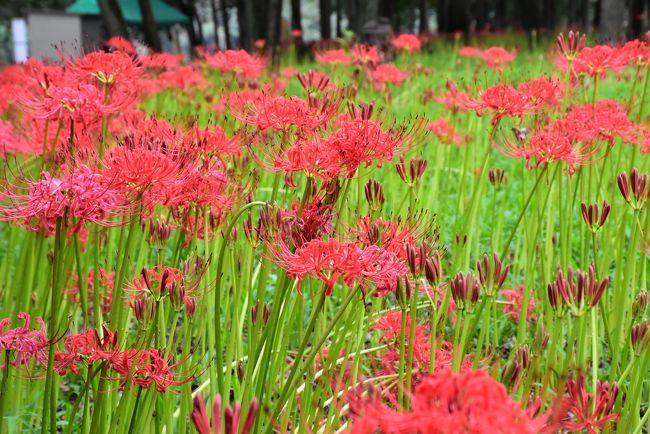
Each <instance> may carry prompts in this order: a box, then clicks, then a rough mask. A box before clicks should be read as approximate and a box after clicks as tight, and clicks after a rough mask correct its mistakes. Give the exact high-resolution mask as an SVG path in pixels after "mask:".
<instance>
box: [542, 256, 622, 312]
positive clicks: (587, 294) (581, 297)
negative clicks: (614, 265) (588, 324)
mask: <svg viewBox="0 0 650 434" xmlns="http://www.w3.org/2000/svg"><path fill="white" fill-rule="evenodd" d="M608 283H609V277H605V278H604V279H602V280H600V281H599V280H598V279H597V278H596V272H595V269H594V265H593V264H592V265H590V266H589V271H588V272H584V271H580V270H577V271H576V272H575V273H574V272H573V270H572V269H571V268H569V269H568V271H567V275H566V277H565V276H564V273H562V270H561V269H559V268H558V270H557V278H556V279H555V281H554V282H552V283H549V284H548V299H549V302H550V303H551V307H552V308H553V309H555V310H556V312H558V313H559V314H562V313H563V312H565V311H566V310H567V309H568V310H570V311H571V313H572V314H573V315H575V316H580V315H583V314H584V313H585V312H586V311H588V310H589V309H592V308H594V307H595V306H596V305H597V304H598V301H599V300H600V298H601V297H602V295H603V292H604V291H605V289H606V288H607V285H608Z"/></svg>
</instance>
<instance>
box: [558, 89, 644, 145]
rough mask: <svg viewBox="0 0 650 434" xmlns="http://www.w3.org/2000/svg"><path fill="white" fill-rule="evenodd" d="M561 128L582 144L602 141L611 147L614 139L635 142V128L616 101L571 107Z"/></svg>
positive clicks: (605, 100)
mask: <svg viewBox="0 0 650 434" xmlns="http://www.w3.org/2000/svg"><path fill="white" fill-rule="evenodd" d="M556 125H557V126H560V127H563V128H564V130H565V131H566V132H567V133H569V134H570V137H571V138H573V139H574V140H579V141H582V142H592V141H604V142H607V143H608V144H610V145H612V144H613V143H614V140H615V139H616V137H620V138H621V139H622V140H623V141H624V142H628V143H634V142H635V138H636V137H635V131H636V128H637V127H636V126H635V125H634V123H633V122H632V121H630V119H629V117H628V114H627V111H626V110H625V108H624V107H623V106H622V105H621V104H620V103H618V102H617V101H614V100H610V99H604V100H600V101H597V102H596V104H595V105H591V104H582V105H578V106H575V107H573V108H572V109H571V110H570V111H569V112H568V113H567V114H566V119H565V124H564V125H561V124H559V123H556Z"/></svg>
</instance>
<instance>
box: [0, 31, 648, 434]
mask: <svg viewBox="0 0 650 434" xmlns="http://www.w3.org/2000/svg"><path fill="white" fill-rule="evenodd" d="M492 42H494V41H492ZM392 45H393V49H394V52H387V51H381V50H380V49H378V48H376V47H372V46H367V45H362V44H353V45H351V46H344V45H340V46H332V47H330V48H328V49H321V50H319V51H317V52H315V53H314V58H315V61H316V63H309V64H297V63H295V62H293V61H292V59H294V53H291V52H285V53H281V55H280V58H279V59H280V65H282V66H278V65H270V64H269V63H270V62H267V59H265V58H264V57H261V56H258V55H252V54H249V53H246V52H245V51H233V50H228V51H218V52H209V51H208V50H203V49H202V50H199V51H198V52H197V53H196V54H197V55H196V59H195V60H193V61H192V62H189V63H188V62H186V61H185V60H184V59H183V58H182V56H176V55H171V54H159V53H155V54H136V51H135V49H134V48H133V46H132V45H131V43H130V42H129V41H126V40H123V39H120V38H113V39H111V40H109V41H107V47H109V49H107V50H106V51H96V52H92V53H88V54H86V55H84V56H81V57H73V56H71V55H68V54H65V53H61V54H60V59H58V61H56V62H42V61H39V60H36V59H30V60H28V61H27V62H26V63H24V64H19V65H11V66H7V67H5V68H3V69H1V70H0V90H1V93H2V95H3V98H2V99H1V100H0V149H1V151H2V159H3V164H2V169H1V170H0V171H1V173H2V184H1V188H0V221H2V224H1V225H0V253H1V254H0V318H4V319H1V320H0V367H1V374H0V418H1V419H0V432H25V431H33V430H37V432H38V430H40V432H43V433H45V432H49V433H58V432H64V433H72V432H79V433H101V434H107V433H109V432H110V433H112V434H113V433H115V434H117V433H129V434H130V433H162V432H166V433H171V432H179V433H180V432H183V433H185V432H188V431H189V429H190V428H189V427H190V426H191V425H192V426H193V427H194V428H193V429H196V431H198V432H199V433H200V434H210V433H214V434H217V433H221V432H224V431H225V432H226V433H244V434H246V433H250V432H262V433H271V432H351V433H375V432H385V433H389V432H390V433H452V432H472V433H483V432H503V433H528V432H530V433H537V432H589V433H596V432H602V431H608V432H612V431H617V432H630V433H632V432H634V433H640V432H645V431H644V430H647V429H648V426H649V425H648V424H649V419H650V410H649V408H650V382H648V378H649V377H648V375H647V374H648V372H650V351H649V348H650V331H648V315H649V313H650V312H649V311H648V292H647V291H646V290H645V288H647V284H648V280H649V277H650V261H649V260H648V256H649V254H650V245H649V244H648V239H649V238H650V213H648V210H647V207H646V206H645V204H646V201H647V200H648V199H649V198H650V183H648V175H647V173H648V172H649V171H650V160H649V159H648V158H647V156H646V154H648V153H650V123H649V121H648V118H647V117H646V116H648V115H650V110H648V107H649V106H650V103H649V102H648V99H649V98H647V97H646V94H647V90H648V87H649V86H648V81H649V76H650V66H649V64H650V49H649V47H648V43H647V42H644V41H639V40H634V41H630V42H628V43H626V44H624V45H619V46H609V45H595V46H586V45H587V44H586V38H585V37H584V36H581V35H580V34H578V33H573V32H570V33H569V35H568V37H567V38H565V37H564V36H562V35H561V36H560V37H559V38H558V40H557V44H553V45H552V46H551V44H549V48H548V50H547V51H539V50H537V51H533V52H517V50H515V49H504V48H502V47H500V46H492V47H487V48H485V47H479V46H478V45H477V46H471V47H470V46H468V47H458V46H455V47H454V48H453V49H451V48H450V47H449V46H447V45H445V43H444V42H442V41H436V40H435V39H428V40H424V39H421V38H419V37H417V36H415V35H407V34H404V35H399V36H397V37H395V38H394V39H393V40H392ZM479 45H482V44H479ZM433 51H435V53H436V54H435V55H433V54H432V52H433ZM522 160H523V161H522ZM204 397H205V398H204ZM206 398H207V399H206ZM206 404H208V407H209V406H211V408H212V411H211V412H209V411H207V410H206ZM190 421H191V424H190Z"/></svg>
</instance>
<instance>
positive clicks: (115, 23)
mask: <svg viewBox="0 0 650 434" xmlns="http://www.w3.org/2000/svg"><path fill="white" fill-rule="evenodd" d="M98 3H99V10H100V11H101V14H102V18H103V19H104V24H105V25H106V31H107V32H108V36H109V37H110V36H123V37H127V32H126V24H124V17H122V10H121V9H120V5H119V4H118V3H117V0H99V1H98Z"/></svg>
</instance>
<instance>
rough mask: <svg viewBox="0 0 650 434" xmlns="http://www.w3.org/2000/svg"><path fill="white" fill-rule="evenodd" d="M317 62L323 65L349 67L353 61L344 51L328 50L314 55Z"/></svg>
mask: <svg viewBox="0 0 650 434" xmlns="http://www.w3.org/2000/svg"><path fill="white" fill-rule="evenodd" d="M314 57H315V58H316V61H317V62H318V63H320V64H321V65H349V64H350V63H352V59H350V56H348V55H347V53H346V52H345V51H344V50H326V51H321V52H316V53H314Z"/></svg>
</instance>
